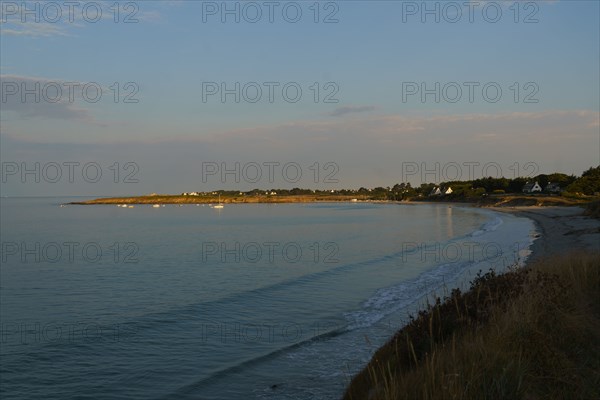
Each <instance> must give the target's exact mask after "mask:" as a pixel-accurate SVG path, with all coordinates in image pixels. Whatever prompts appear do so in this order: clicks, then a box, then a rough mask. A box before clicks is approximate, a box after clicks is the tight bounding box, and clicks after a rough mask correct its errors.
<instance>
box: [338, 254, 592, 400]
mask: <svg viewBox="0 0 600 400" xmlns="http://www.w3.org/2000/svg"><path fill="white" fill-rule="evenodd" d="M344 398H345V399H355V400H358V399H361V400H363V399H431V400H434V399H436V400H437V399H440V400H441V399H477V400H481V399H527V400H529V399H532V400H533V399H600V255H598V254H571V255H569V256H565V257H561V258H559V259H547V260H543V261H542V260H541V261H539V262H537V263H536V264H535V265H533V266H532V267H531V268H527V269H519V270H513V271H511V272H508V273H506V274H502V275H496V274H495V273H493V272H489V273H487V274H485V275H481V274H480V275H479V276H478V277H477V278H476V279H475V280H474V281H473V282H472V287H471V289H470V290H469V291H468V292H466V293H461V292H460V291H458V290H455V291H453V292H452V293H451V295H450V296H448V297H446V298H445V299H443V300H442V299H436V301H435V302H434V304H431V305H429V306H428V307H427V308H426V309H425V310H424V311H421V312H420V313H419V314H418V315H417V316H416V317H415V318H413V319H412V320H411V322H410V323H409V324H408V325H407V326H406V327H404V328H403V329H402V330H400V331H399V332H398V333H397V334H396V335H395V336H394V337H393V338H392V339H391V340H390V341H389V342H388V343H387V344H386V345H384V346H383V347H382V348H381V349H379V351H378V352H377V353H376V354H375V355H374V356H373V359H372V360H371V362H370V363H369V365H368V366H367V367H366V368H365V369H364V370H363V371H362V372H361V373H359V374H358V375H357V376H356V377H355V378H354V379H353V380H352V382H351V384H350V386H349V387H348V389H347V392H346V394H345V396H344Z"/></svg>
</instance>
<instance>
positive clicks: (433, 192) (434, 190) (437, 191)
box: [429, 187, 442, 196]
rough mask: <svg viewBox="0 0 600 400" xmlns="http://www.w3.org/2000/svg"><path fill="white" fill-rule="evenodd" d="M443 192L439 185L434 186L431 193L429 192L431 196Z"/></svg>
mask: <svg viewBox="0 0 600 400" xmlns="http://www.w3.org/2000/svg"><path fill="white" fill-rule="evenodd" d="M441 194H442V190H441V189H440V188H439V187H434V188H433V190H432V191H431V193H429V195H430V196H440V195H441Z"/></svg>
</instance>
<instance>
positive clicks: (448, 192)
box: [444, 187, 452, 194]
mask: <svg viewBox="0 0 600 400" xmlns="http://www.w3.org/2000/svg"><path fill="white" fill-rule="evenodd" d="M444 194H452V188H451V187H448V189H446V190H445V191H444Z"/></svg>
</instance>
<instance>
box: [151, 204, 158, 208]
mask: <svg viewBox="0 0 600 400" xmlns="http://www.w3.org/2000/svg"><path fill="white" fill-rule="evenodd" d="M152 208H160V204H153V205H152Z"/></svg>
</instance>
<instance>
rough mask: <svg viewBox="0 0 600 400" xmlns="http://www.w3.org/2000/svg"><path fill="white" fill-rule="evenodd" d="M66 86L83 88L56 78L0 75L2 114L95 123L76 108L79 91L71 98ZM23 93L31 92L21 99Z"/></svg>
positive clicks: (85, 113)
mask: <svg viewBox="0 0 600 400" xmlns="http://www.w3.org/2000/svg"><path fill="white" fill-rule="evenodd" d="M67 84H68V85H74V84H78V85H79V87H81V85H83V84H82V83H79V82H70V81H66V80H58V79H56V80H53V79H48V78H36V77H29V76H19V75H0V103H1V104H2V109H3V110H4V111H13V112H15V113H17V114H18V115H19V116H20V117H22V118H51V119H60V120H71V121H80V122H86V123H93V124H98V123H97V122H96V121H95V119H94V118H93V116H92V115H91V114H90V112H89V111H88V110H87V109H85V108H82V107H80V106H78V104H80V103H82V102H83V100H82V99H81V96H78V95H76V94H75V93H76V92H78V91H77V89H76V88H75V90H73V93H74V94H73V96H72V98H71V96H70V95H69V86H67ZM44 88H46V90H44ZM57 88H59V89H58V90H60V91H61V92H60V93H59V92H58V90H57ZM24 90H27V91H32V92H34V93H31V94H26V95H25V97H23V96H22V94H23V93H24ZM79 92H81V90H79Z"/></svg>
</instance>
